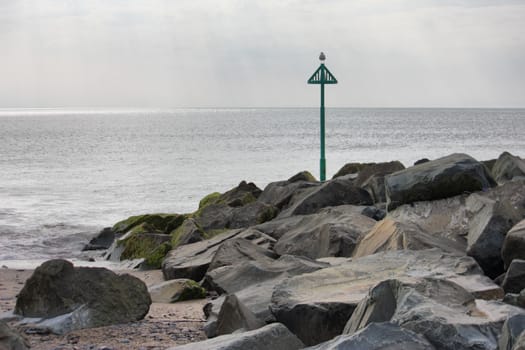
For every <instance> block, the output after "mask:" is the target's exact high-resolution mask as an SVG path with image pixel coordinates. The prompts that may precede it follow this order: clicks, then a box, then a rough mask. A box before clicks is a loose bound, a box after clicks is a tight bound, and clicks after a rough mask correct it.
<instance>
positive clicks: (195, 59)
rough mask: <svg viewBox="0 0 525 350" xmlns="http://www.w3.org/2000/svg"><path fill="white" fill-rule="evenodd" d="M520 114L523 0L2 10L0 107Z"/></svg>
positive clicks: (105, 2) (2, 0) (11, 2)
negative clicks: (323, 71) (322, 94)
mask: <svg viewBox="0 0 525 350" xmlns="http://www.w3.org/2000/svg"><path fill="white" fill-rule="evenodd" d="M320 51H324V52H325V53H326V56H327V61H326V65H327V67H328V68H329V69H330V70H331V71H332V73H334V75H335V76H336V78H337V79H338V80H339V84H338V85H335V86H329V87H327V105H328V106H341V107H345V106H348V107H360V106H367V107H525V1H523V0H514V1H513V0H499V1H498V0H492V1H488V0H457V1H452V0H296V1H291V0H288V1H287V0H251V1H250V0H246V1H240V0H239V1H237V0H224V1H220V0H209V1H197V0H188V1H185V0H165V1H163V0H70V1H68V0H63V1H58V0H57V1H53V0H31V1H25V0H0V108H11V107H29V108H30V107H161V108H164V107H242V106H245V107H272V106H275V107H279V106H290V107H303V106H305V107H307V106H317V105H318V99H319V90H318V89H319V88H318V87H317V86H313V85H307V84H306V80H307V79H308V77H309V76H310V75H311V74H312V73H313V72H314V71H315V69H316V68H317V66H318V64H319V61H318V59H317V57H318V55H319V52H320Z"/></svg>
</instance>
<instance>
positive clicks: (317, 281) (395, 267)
mask: <svg viewBox="0 0 525 350" xmlns="http://www.w3.org/2000/svg"><path fill="white" fill-rule="evenodd" d="M423 277H435V278H440V279H444V280H448V281H452V282H454V283H456V284H459V285H461V286H463V287H464V288H465V289H466V290H467V291H468V292H470V293H472V294H473V295H475V296H476V297H478V298H486V299H494V298H502V297H503V291H502V289H501V288H500V287H499V286H497V285H495V284H494V283H493V282H492V281H491V280H490V279H489V278H487V277H486V276H484V275H483V272H482V270H481V269H480V268H479V266H478V265H477V263H476V262H475V261H474V260H473V259H472V258H470V257H466V256H455V255H451V254H447V253H444V252H442V251H440V250H438V249H431V250H418V251H410V250H400V251H391V252H384V253H378V254H374V255H370V256H366V257H362V258H359V259H354V260H352V261H351V262H348V263H343V264H341V265H337V266H334V267H329V268H325V269H321V270H318V271H315V272H312V273H306V274H302V275H300V276H295V277H292V278H289V279H286V280H284V281H283V282H281V283H280V284H278V285H277V286H276V287H275V288H274V292H273V295H272V299H271V305H270V309H271V311H272V313H273V315H274V316H275V318H276V320H277V321H278V322H281V323H283V324H285V325H286V326H287V327H288V328H289V329H290V330H291V331H292V332H293V333H294V334H296V335H297V336H298V337H299V339H301V340H302V341H303V342H304V343H305V344H306V345H315V344H318V343H320V342H323V341H326V340H329V339H331V338H333V337H335V336H337V335H339V334H341V332H342V331H343V328H344V326H345V324H346V321H347V320H348V319H349V318H350V316H351V315H352V313H353V312H354V310H355V308H356V307H357V304H358V303H359V302H360V301H361V299H363V298H364V297H365V296H366V295H367V293H368V290H369V289H370V288H371V287H373V286H375V285H376V284H378V283H379V282H381V281H383V280H386V279H392V278H397V279H400V280H403V281H413V280H415V279H419V278H423ZM304 320H308V322H304Z"/></svg>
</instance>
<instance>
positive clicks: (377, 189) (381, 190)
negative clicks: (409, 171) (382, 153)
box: [355, 161, 405, 203]
mask: <svg viewBox="0 0 525 350" xmlns="http://www.w3.org/2000/svg"><path fill="white" fill-rule="evenodd" d="M403 169H405V166H404V165H403V164H401V162H399V161H394V162H388V163H377V164H371V165H370V166H367V167H364V168H363V169H361V171H359V174H358V176H357V178H356V179H355V184H356V185H357V186H359V187H361V188H363V189H365V190H366V191H368V193H369V194H370V196H371V197H372V201H373V202H374V203H384V202H386V194H385V176H386V175H388V174H392V173H394V172H396V171H400V170H403Z"/></svg>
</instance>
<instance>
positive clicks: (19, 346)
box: [0, 322, 29, 350]
mask: <svg viewBox="0 0 525 350" xmlns="http://www.w3.org/2000/svg"><path fill="white" fill-rule="evenodd" d="M0 349H2V350H27V349H29V342H28V341H27V340H26V339H24V338H23V337H22V336H21V335H20V334H18V333H17V332H15V331H14V330H12V329H11V328H9V326H8V325H7V324H5V323H4V322H0Z"/></svg>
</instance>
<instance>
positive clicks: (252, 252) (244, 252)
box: [207, 238, 278, 272]
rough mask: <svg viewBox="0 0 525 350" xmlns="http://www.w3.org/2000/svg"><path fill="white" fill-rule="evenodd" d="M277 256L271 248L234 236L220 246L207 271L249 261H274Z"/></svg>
mask: <svg viewBox="0 0 525 350" xmlns="http://www.w3.org/2000/svg"><path fill="white" fill-rule="evenodd" d="M277 257H278V255H276V254H275V253H274V252H272V251H271V250H268V249H265V248H263V247H259V246H258V245H256V244H253V243H251V242H250V241H248V240H247V239H245V238H232V239H229V240H227V241H226V242H224V243H222V244H221V245H220V246H219V249H218V250H217V252H216V253H215V255H214V257H213V259H212V261H211V263H210V266H209V267H208V271H207V272H210V271H212V270H215V269H216V268H219V267H222V266H230V265H236V264H239V263H244V262H249V261H261V260H264V261H266V262H273V260H275V259H277Z"/></svg>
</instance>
